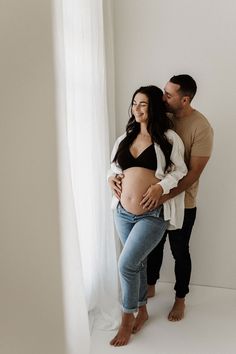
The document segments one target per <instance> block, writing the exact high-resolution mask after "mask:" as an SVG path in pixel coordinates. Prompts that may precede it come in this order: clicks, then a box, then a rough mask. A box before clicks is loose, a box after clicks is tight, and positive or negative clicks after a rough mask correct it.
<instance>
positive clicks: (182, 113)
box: [174, 106, 194, 119]
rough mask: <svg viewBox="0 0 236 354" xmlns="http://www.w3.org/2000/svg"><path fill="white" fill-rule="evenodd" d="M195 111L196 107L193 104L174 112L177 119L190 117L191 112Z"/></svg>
mask: <svg viewBox="0 0 236 354" xmlns="http://www.w3.org/2000/svg"><path fill="white" fill-rule="evenodd" d="M193 111H194V109H193V108H192V107H191V106H188V107H185V108H183V109H182V110H181V111H179V112H176V113H175V114H174V116H175V118H177V119H181V118H185V117H188V116H189V115H190V114H191V113H193Z"/></svg>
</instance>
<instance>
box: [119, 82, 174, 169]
mask: <svg viewBox="0 0 236 354" xmlns="http://www.w3.org/2000/svg"><path fill="white" fill-rule="evenodd" d="M137 93H142V94H144V95H146V96H147V98H148V123H147V131H148V133H149V134H150V136H151V138H152V141H153V142H155V143H157V144H159V145H160V148H161V150H162V151H163V153H164V155H165V159H166V166H165V171H166V170H167V169H168V167H170V166H171V160H170V155H171V150H172V145H171V144H170V143H169V141H168V140H167V138H166V136H165V132H166V131H167V130H168V129H171V128H172V127H173V124H172V122H171V120H170V119H169V118H168V117H167V115H166V109H165V104H164V102H163V99H162V97H163V92H162V90H161V89H160V88H158V87H157V86H153V85H150V86H143V87H140V88H139V89H138V90H136V91H135V93H134V94H133V97H132V101H131V106H130V115H131V117H130V119H129V121H128V123H127V126H126V133H127V135H126V137H125V138H124V139H123V140H122V141H121V142H120V144H119V147H118V150H117V152H116V155H115V157H114V160H113V161H116V160H117V157H118V156H119V154H120V152H121V151H123V150H124V149H126V147H127V146H129V147H130V146H131V144H132V143H133V141H134V140H135V138H136V137H137V135H138V134H139V132H140V123H138V122H136V120H135V117H134V115H133V114H132V105H133V101H134V98H135V96H136V95H137Z"/></svg>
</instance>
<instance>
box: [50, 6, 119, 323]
mask: <svg viewBox="0 0 236 354" xmlns="http://www.w3.org/2000/svg"><path fill="white" fill-rule="evenodd" d="M55 3H56V4H57V5H56V6H57V21H56V22H57V23H59V25H57V27H60V30H61V31H62V33H63V36H62V37H63V42H62V40H60V43H61V44H60V46H61V48H63V50H61V51H60V53H59V55H60V56H61V66H62V67H63V72H64V80H61V83H63V85H64V92H65V96H64V104H65V108H66V125H67V130H66V132H64V138H66V142H65V144H67V147H68V152H69V153H68V161H67V162H68V164H67V167H68V171H67V173H68V175H70V173H71V180H72V186H71V191H72V194H73V202H74V206H75V219H76V229H77V239H76V242H77V243H76V242H75V239H73V241H72V242H71V243H68V241H66V244H67V247H68V253H67V256H68V254H69V253H70V252H72V254H73V257H72V262H73V261H75V267H76V269H77V270H78V271H79V267H77V266H76V264H77V263H76V254H77V258H78V259H80V260H81V265H82V277H83V279H82V280H83V284H81V286H82V288H83V287H84V293H85V299H86V304H87V310H88V313H89V319H90V327H91V326H95V327H96V328H100V329H113V328H115V327H117V325H118V321H119V317H120V310H119V302H118V280H117V256H116V246H115V237H114V229H113V221H112V214H111V210H110V199H111V198H110V192H109V189H108V186H107V182H106V172H107V169H108V165H109V159H110V147H109V124H114V116H112V117H111V116H109V117H108V102H107V83H106V59H105V42H104V37H105V32H104V31H105V30H104V17H103V16H104V8H103V6H104V5H105V6H107V5H108V3H106V4H104V1H102V0H55ZM59 9H61V11H60V10H59ZM106 10H107V8H106ZM108 13H109V11H106V14H108ZM58 19H60V20H59V21H58ZM108 24H111V21H107V19H106V26H107V25H108ZM106 30H107V31H109V29H107V28H106ZM62 44H63V45H62ZM110 54H111V53H110ZM109 57H110V58H111V57H112V56H111V55H109ZM61 72H62V71H61ZM60 99H61V100H63V94H62V95H61V96H60ZM111 111H112V110H111ZM112 121H113V122H112ZM70 211H71V210H67V211H66V210H65V208H64V212H67V213H70ZM68 226H69V225H68ZM68 232H70V228H69V227H68ZM69 237H70V236H69ZM68 261H69V258H68V257H67V261H66V262H68ZM77 265H78V264H77ZM69 268H70V267H68V269H69ZM72 268H73V266H72V267H71V269H72ZM74 269H75V268H74ZM68 274H69V272H67V275H68ZM74 276H75V277H76V273H75V272H74V270H73V271H72V274H71V278H70V281H69V282H68V284H69V286H70V289H71V292H70V295H72V293H73V285H71V283H73V282H74V281H75V282H78V279H79V275H78V279H74ZM82 280H81V282H82ZM74 290H75V294H74V295H75V297H76V296H77V295H78V294H77V293H76V289H75V288H74ZM68 299H69V297H68ZM77 299H78V301H79V298H77ZM73 301H74V299H73ZM71 306H72V302H71V303H70V306H69V308H70V311H71V310H72V307H71ZM75 323H76V321H74V322H73V321H72V322H71V326H72V327H73V324H74V325H75Z"/></svg>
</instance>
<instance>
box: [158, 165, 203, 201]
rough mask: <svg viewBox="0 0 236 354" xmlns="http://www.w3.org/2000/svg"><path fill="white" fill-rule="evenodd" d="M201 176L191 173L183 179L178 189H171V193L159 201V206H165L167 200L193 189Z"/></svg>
mask: <svg viewBox="0 0 236 354" xmlns="http://www.w3.org/2000/svg"><path fill="white" fill-rule="evenodd" d="M199 176H200V175H198V174H196V172H195V171H189V172H188V173H187V175H186V176H185V177H183V178H182V179H181V180H180V181H179V184H178V186H177V187H175V188H173V189H171V191H170V193H168V194H164V195H162V196H161V198H160V200H159V202H160V203H159V204H163V203H164V202H166V201H167V200H169V199H171V198H174V197H176V196H177V195H178V194H180V193H182V192H184V191H185V190H186V189H188V188H189V187H191V185H192V184H193V183H194V182H196V181H197V180H198V178H199Z"/></svg>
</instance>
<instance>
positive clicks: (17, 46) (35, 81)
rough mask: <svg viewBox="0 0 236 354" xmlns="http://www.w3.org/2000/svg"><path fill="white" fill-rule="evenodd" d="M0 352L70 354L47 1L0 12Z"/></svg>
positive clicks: (9, 5) (24, 2) (15, 4)
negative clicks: (65, 320)
mask: <svg viewBox="0 0 236 354" xmlns="http://www.w3.org/2000/svg"><path fill="white" fill-rule="evenodd" d="M0 38H1V40H0V52H1V63H0V77H1V79H0V97H1V104H0V122H1V123H0V124H1V128H0V154H1V187H0V188H1V190H0V195H1V198H0V209H1V211H0V219H1V222H0V225H1V236H0V240H1V246H0V253H1V255H0V260H1V266H0V288H1V290H0V308H1V315H0V352H1V353H2V354H42V353H44V354H54V353H55V354H62V353H63V354H65V338H64V337H65V336H64V319H63V302H62V280H61V264H60V239H59V212H58V190H57V188H58V182H57V151H56V118H55V117H56V115H55V104H54V101H55V97H54V91H55V89H54V73H53V70H54V69H53V46H52V20H51V4H50V1H46V0H41V1H35V0H34V1H32V0H31V1H30V0H21V1H17V0H15V1H14V0H8V1H4V2H2V3H1V12H0Z"/></svg>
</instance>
